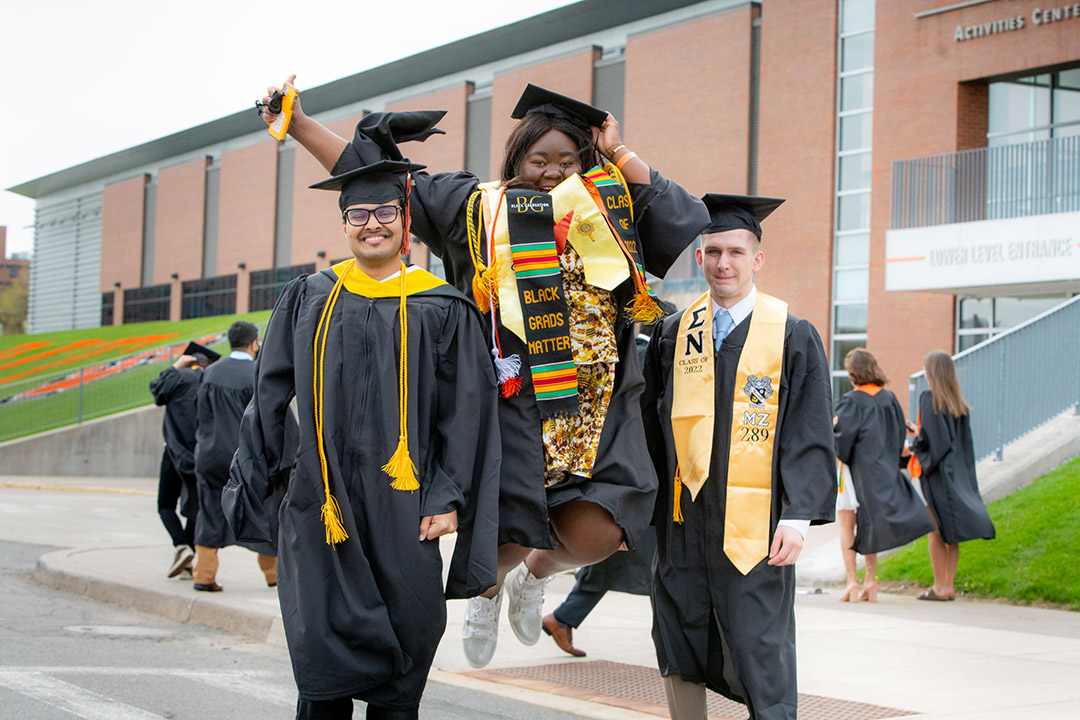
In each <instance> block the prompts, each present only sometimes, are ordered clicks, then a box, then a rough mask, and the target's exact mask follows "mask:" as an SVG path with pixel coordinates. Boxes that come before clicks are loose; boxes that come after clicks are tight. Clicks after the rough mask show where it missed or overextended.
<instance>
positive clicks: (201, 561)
mask: <svg viewBox="0 0 1080 720" xmlns="http://www.w3.org/2000/svg"><path fill="white" fill-rule="evenodd" d="M228 337H229V348H230V349H231V351H230V353H229V355H228V357H225V358H222V359H221V360H218V361H217V362H215V363H214V364H213V365H211V366H210V367H209V368H207V369H206V370H205V371H204V374H203V381H202V384H201V385H200V386H199V393H198V395H197V398H196V410H197V413H198V418H199V423H198V428H197V429H196V431H195V437H196V442H195V478H196V485H197V487H198V489H199V523H198V525H197V526H196V529H195V570H194V572H193V575H194V577H193V579H194V581H195V584H194V587H195V589H196V590H199V591H203V592H220V591H221V589H222V587H221V585H219V584H218V583H217V571H218V550H219V549H221V548H223V547H228V546H229V545H232V544H234V542H235V541H234V539H233V533H232V531H231V530H230V529H229V525H228V524H227V523H226V522H225V515H224V513H222V511H221V491H222V490H224V489H225V484H226V483H227V482H228V481H229V465H230V464H231V463H232V458H233V454H234V453H235V452H236V447H237V445H239V444H240V418H241V417H243V415H244V408H246V407H247V404H248V401H250V400H251V394H252V391H253V388H254V386H255V362H254V360H255V356H256V355H257V354H258V352H259V328H257V327H256V326H255V325H254V323H249V322H246V321H244V320H237V321H236V322H234V323H233V324H232V325H230V326H229V331H228ZM258 563H259V569H260V570H262V573H263V577H264V578H265V579H266V584H267V585H268V586H269V587H274V586H275V585H277V570H276V567H277V561H276V560H275V559H274V556H273V554H272V553H259V554H258Z"/></svg>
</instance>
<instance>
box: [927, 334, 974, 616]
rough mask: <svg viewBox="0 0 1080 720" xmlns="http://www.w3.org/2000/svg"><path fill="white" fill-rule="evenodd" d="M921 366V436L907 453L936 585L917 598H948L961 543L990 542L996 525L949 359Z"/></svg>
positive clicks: (937, 357)
mask: <svg viewBox="0 0 1080 720" xmlns="http://www.w3.org/2000/svg"><path fill="white" fill-rule="evenodd" d="M923 365H924V367H925V368H926V379H927V381H928V382H929V383H930V390H928V391H926V392H924V393H923V394H922V395H921V396H919V434H918V435H917V436H916V437H915V439H914V441H912V448H911V449H912V450H913V451H914V453H915V457H916V459H917V460H918V464H919V466H920V467H921V482H922V489H923V496H924V497H925V498H926V504H927V506H928V507H929V508H930V513H931V514H932V515H933V517H934V522H935V523H936V525H937V530H935V531H934V532H932V533H930V538H929V545H930V565H931V566H932V567H933V569H934V586H933V587H931V588H930V589H929V590H927V591H926V592H924V593H923V594H922V595H920V596H919V599H920V600H952V599H954V598H955V596H956V591H955V589H954V588H953V582H954V581H955V579H956V565H957V563H958V562H959V559H960V543H962V542H964V541H965V540H976V539H980V538H981V539H983V540H992V539H993V538H994V523H993V522H992V521H991V520H990V515H989V513H987V512H986V505H984V504H983V501H982V496H981V495H980V494H979V484H978V481H977V480H976V479H975V449H974V446H973V444H972V440H971V424H970V423H969V421H968V412H969V410H970V408H969V407H968V404H967V403H966V402H964V396H963V395H962V394H961V392H960V383H959V381H958V380H957V379H956V368H955V367H954V366H953V362H952V358H951V357H949V355H948V354H947V353H944V352H942V351H940V350H935V351H933V352H931V353H930V354H929V355H927V356H926V358H925V359H924V360H923Z"/></svg>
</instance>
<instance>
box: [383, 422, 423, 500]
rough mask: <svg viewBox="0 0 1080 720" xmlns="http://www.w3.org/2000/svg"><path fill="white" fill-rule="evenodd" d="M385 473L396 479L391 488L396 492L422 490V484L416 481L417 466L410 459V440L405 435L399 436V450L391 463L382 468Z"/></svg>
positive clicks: (395, 452)
mask: <svg viewBox="0 0 1080 720" xmlns="http://www.w3.org/2000/svg"><path fill="white" fill-rule="evenodd" d="M382 469H383V472H384V473H386V474H387V475H389V476H390V477H392V478H394V482H392V483H390V487H392V488H394V489H395V490H404V491H406V492H412V491H413V490H419V489H420V483H419V481H418V480H417V479H416V465H414V464H413V461H412V458H410V457H409V440H408V438H406V437H405V436H404V435H401V436H398V446H397V450H395V451H394V456H393V457H391V458H390V462H388V463H386V464H385V465H383V466H382Z"/></svg>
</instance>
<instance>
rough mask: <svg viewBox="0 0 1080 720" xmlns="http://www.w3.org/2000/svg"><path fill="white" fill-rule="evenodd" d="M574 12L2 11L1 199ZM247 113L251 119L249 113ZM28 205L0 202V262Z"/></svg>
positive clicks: (59, 5) (548, 2) (77, 0)
mask: <svg viewBox="0 0 1080 720" xmlns="http://www.w3.org/2000/svg"><path fill="white" fill-rule="evenodd" d="M572 2H574V0H532V1H531V2H528V3H525V2H513V1H512V0H462V1H459V0H441V1H439V0H412V1H411V2H403V1H402V0H390V2H375V1H374V0H359V1H358V0H351V1H348V2H346V1H344V0H309V2H295V0H292V1H290V2H285V1H284V0H262V1H260V2H254V1H252V0H185V2H155V1H153V0H91V1H89V2H88V1H87V0H12V1H11V2H7V3H5V7H4V12H3V19H4V23H3V25H4V32H3V34H2V35H0V68H3V79H2V82H0V93H2V97H3V100H4V102H3V105H4V107H5V108H6V109H5V110H4V111H2V112H0V188H8V187H11V186H13V185H18V184H21V183H24V182H27V181H29V180H33V179H35V178H38V177H41V176H43V175H48V174H49V173H53V172H56V171H58V170H63V169H65V168H68V167H71V166H72V165H77V164H79V163H82V162H85V161H87V160H93V159H94V158H97V157H101V156H103V155H108V154H110V153H113V152H117V151H119V150H124V149H126V148H129V147H132V146H134V145H139V144H141V143H144V142H148V141H150V140H154V139H157V138H160V137H163V136H165V135H169V134H171V133H174V132H177V131H180V130H184V129H186V128H189V127H193V126H195V125H199V124H201V123H204V122H207V121H210V120H214V119H217V118H220V117H224V116H226V115H230V114H232V113H234V112H238V111H240V110H244V109H245V108H249V107H251V108H253V103H254V101H255V100H256V99H257V98H259V97H261V96H262V95H263V94H264V92H265V90H266V86H267V85H270V84H275V85H276V84H280V82H281V81H282V80H284V79H285V78H286V77H288V75H289V74H290V73H294V72H295V73H296V74H297V80H296V82H297V85H298V86H299V87H300V90H301V91H303V89H304V88H310V87H315V86H317V85H322V84H324V83H327V82H330V81H332V80H336V79H338V78H341V77H345V76H347V75H352V74H353V73H357V72H361V71H363V70H367V69H369V68H372V67H376V66H378V65H383V64H385V63H388V62H391V61H393V60H397V59H399V58H402V57H405V56H408V55H412V54H414V53H417V52H420V51H423V50H427V49H429V48H433V47H437V46H439V45H444V44H446V43H448V42H453V41H454V40H458V39H461V38H463V37H468V36H469V35H474V34H476V33H479V32H483V31H485V30H490V29H492V28H495V27H499V26H501V25H505V24H507V23H511V22H515V21H517V20H521V19H523V18H525V17H529V16H531V15H535V14H539V13H542V12H546V11H548V10H552V9H554V8H557V7H561V6H564V5H569V4H571V3H572ZM252 111H253V112H254V109H253V110H252ZM33 208H34V201H33V200H30V199H27V198H24V197H22V196H20V195H16V194H14V193H10V192H7V191H4V190H0V225H6V226H7V228H8V231H7V238H8V239H7V252H8V254H9V255H10V254H11V253H13V252H29V251H32V250H33V233H32V231H31V230H30V229H29V228H28V227H27V226H29V225H31V224H32V223H33V221H34V215H33Z"/></svg>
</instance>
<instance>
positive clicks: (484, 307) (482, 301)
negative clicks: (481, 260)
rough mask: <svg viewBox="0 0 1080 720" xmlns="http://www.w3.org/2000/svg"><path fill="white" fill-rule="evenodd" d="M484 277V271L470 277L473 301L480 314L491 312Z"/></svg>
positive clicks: (489, 294)
mask: <svg viewBox="0 0 1080 720" xmlns="http://www.w3.org/2000/svg"><path fill="white" fill-rule="evenodd" d="M485 275H487V272H486V270H485V271H483V272H477V273H473V276H472V294H473V300H475V301H476V307H478V308H480V312H482V313H486V312H488V311H490V310H491V293H490V292H488V285H487V281H486V280H485V279H484V276H485Z"/></svg>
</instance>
